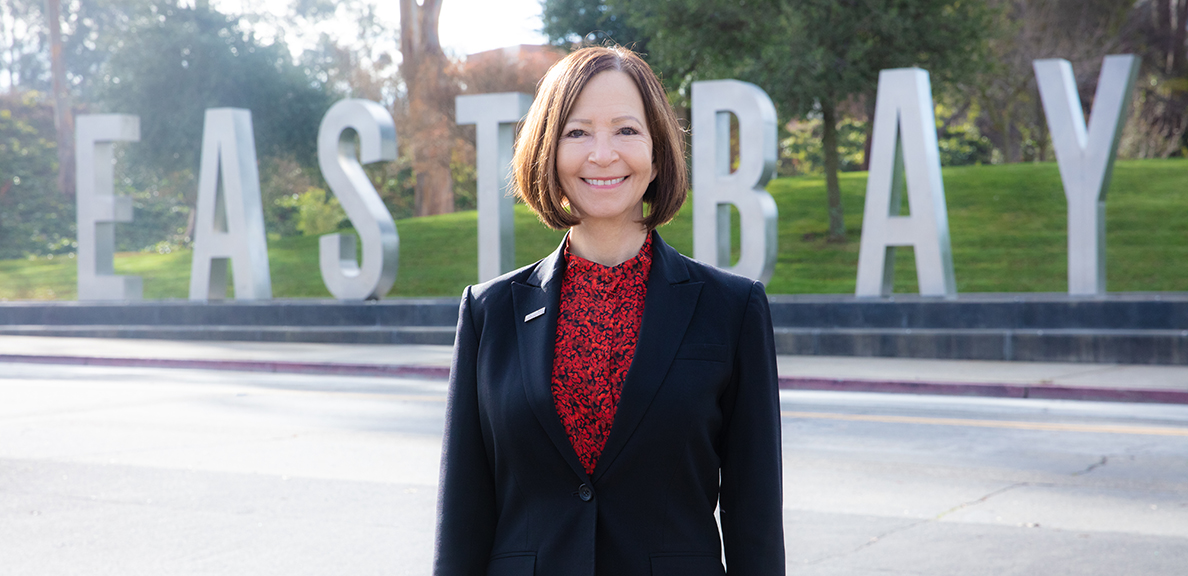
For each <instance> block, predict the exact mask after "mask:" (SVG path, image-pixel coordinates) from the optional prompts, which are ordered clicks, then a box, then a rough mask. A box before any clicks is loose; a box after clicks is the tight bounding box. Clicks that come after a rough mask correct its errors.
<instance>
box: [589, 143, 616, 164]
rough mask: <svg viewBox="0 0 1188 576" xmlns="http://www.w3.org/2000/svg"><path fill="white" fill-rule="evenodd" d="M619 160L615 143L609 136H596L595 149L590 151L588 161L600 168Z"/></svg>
mask: <svg viewBox="0 0 1188 576" xmlns="http://www.w3.org/2000/svg"><path fill="white" fill-rule="evenodd" d="M618 158H619V152H618V151H617V150H615V146H614V143H613V142H612V141H611V138H610V137H609V136H595V137H594V144H593V148H591V149H590V156H589V157H588V160H589V161H590V162H591V163H594V164H597V165H599V166H607V165H610V164H611V163H612V162H614V161H615V160H617V159H618Z"/></svg>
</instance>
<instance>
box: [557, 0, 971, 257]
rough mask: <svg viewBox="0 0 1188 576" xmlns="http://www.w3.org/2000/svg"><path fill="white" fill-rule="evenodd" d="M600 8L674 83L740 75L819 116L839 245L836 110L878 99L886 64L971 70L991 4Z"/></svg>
mask: <svg viewBox="0 0 1188 576" xmlns="http://www.w3.org/2000/svg"><path fill="white" fill-rule="evenodd" d="M558 1H559V0H546V1H545V5H546V6H548V5H549V4H552V3H555V2H558ZM602 5H604V6H606V9H607V10H609V11H612V12H614V13H615V14H616V15H621V16H622V17H623V18H624V20H625V21H626V22H627V23H628V24H629V25H630V26H632V27H634V28H635V29H637V30H639V32H640V34H641V36H642V37H643V38H645V39H646V42H647V46H648V50H649V54H648V59H649V63H652V64H653V65H654V66H657V67H658V68H659V69H661V70H666V71H669V74H670V76H669V78H668V80H667V82H668V83H669V86H670V87H673V86H676V87H678V89H681V88H683V87H684V86H686V85H687V84H688V83H689V82H690V81H692V80H695V79H709V78H723V77H732V78H738V79H741V80H747V81H750V82H754V83H755V84H758V85H759V86H761V87H762V88H763V89H764V90H766V91H767V93H768V94H769V95H771V97H772V99H773V100H774V101H775V103H776V105H777V107H778V108H779V109H780V111H781V113H782V114H784V115H785V116H803V115H807V114H820V115H821V117H822V120H823V128H824V130H823V136H822V140H823V146H824V149H825V180H826V188H827V194H828V203H829V239H830V240H833V241H841V240H844V239H845V223H844V219H843V212H842V206H841V191H840V188H839V186H838V180H837V171H838V153H837V123H838V121H839V120H840V118H839V107H841V106H842V105H844V104H845V103H847V102H848V101H852V100H854V99H859V98H863V97H867V98H869V97H871V96H872V95H873V94H874V92H875V90H876V87H877V80H878V73H879V71H880V70H883V69H886V68H900V67H905V66H920V67H922V68H925V69H927V70H929V71H930V72H931V73H932V75H933V77H934V78H935V79H937V80H939V81H940V82H945V81H950V80H952V79H954V78H959V77H962V76H964V75H968V74H969V73H971V72H972V71H973V69H974V68H975V67H976V66H977V64H978V62H980V61H981V60H982V58H981V51H982V48H983V39H984V38H985V35H986V31H987V29H988V25H989V22H990V21H989V18H988V10H987V8H986V7H985V4H984V3H982V2H972V1H969V0H752V1H751V2H741V1H738V0H604V1H603V2H602ZM682 72H684V74H682ZM674 74H675V75H679V76H678V77H674Z"/></svg>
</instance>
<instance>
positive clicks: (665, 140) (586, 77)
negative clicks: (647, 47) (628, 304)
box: [512, 46, 689, 230]
mask: <svg viewBox="0 0 1188 576" xmlns="http://www.w3.org/2000/svg"><path fill="white" fill-rule="evenodd" d="M607 70H617V71H619V72H623V73H625V74H627V76H629V77H631V79H632V80H633V81H634V82H635V87H636V88H638V89H639V94H640V96H641V97H642V99H643V105H644V114H645V115H646V116H647V124H648V132H649V133H650V134H651V135H652V161H653V162H654V163H655V166H656V178H655V179H653V180H652V182H651V183H650V184H648V189H647V190H646V191H645V192H644V196H643V200H644V202H645V203H647V204H648V213H647V215H646V216H644V219H643V221H642V222H641V224H643V225H644V226H645V227H647V229H648V230H653V229H655V228H656V227H657V226H660V225H662V224H665V223H667V222H668V221H669V220H672V218H673V217H674V216H676V214H677V211H679V210H680V209H681V205H682V204H684V202H685V195H686V193H687V190H688V188H689V176H688V174H687V173H686V170H685V137H684V133H683V132H682V130H681V127H680V124H679V123H678V122H677V117H676V113H675V112H673V110H672V106H671V105H669V103H668V97H667V95H666V94H665V92H664V88H663V87H662V86H661V85H660V80H658V79H657V78H656V74H654V73H653V72H652V69H651V68H650V67H649V66H648V64H647V63H646V62H644V61H643V59H642V58H640V57H639V56H638V55H636V54H635V52H632V51H631V50H628V49H627V48H623V47H621V46H615V47H610V48H604V47H589V48H582V49H580V50H577V51H575V52H573V53H571V54H570V55H569V56H566V57H565V58H563V59H562V60H561V61H560V62H557V63H556V64H554V65H553V67H552V68H550V69H549V71H548V73H547V74H545V77H544V79H542V80H541V82H540V89H539V90H537V95H536V100H535V101H534V102H533V103H532V108H531V109H529V111H528V116H527V117H526V118H525V119H524V126H523V128H521V130H520V135H519V137H518V138H517V139H516V150H515V157H514V159H513V160H512V174H513V178H514V179H515V186H516V195H517V196H519V197H520V198H521V199H523V200H524V202H525V203H526V204H528V206H529V207H531V208H532V211H533V212H536V216H537V217H538V218H540V221H541V222H543V223H544V224H545V225H546V226H548V227H549V228H552V229H554V230H561V229H564V228H569V227H571V226H575V225H577V224H579V223H581V221H582V220H581V218H579V217H577V216H575V215H574V214H572V213H571V212H570V211H569V210H566V208H565V205H566V200H565V191H564V190H562V189H561V182H560V179H559V178H558V177H557V144H558V142H559V141H560V139H561V130H562V129H563V128H564V127H565V122H566V121H567V120H568V119H569V114H570V111H572V110H573V106H574V103H575V102H577V99H578V95H580V94H581V93H582V90H584V89H585V88H586V83H588V82H589V81H590V79H591V78H593V77H594V76H596V75H598V74H599V73H602V72H605V71H607Z"/></svg>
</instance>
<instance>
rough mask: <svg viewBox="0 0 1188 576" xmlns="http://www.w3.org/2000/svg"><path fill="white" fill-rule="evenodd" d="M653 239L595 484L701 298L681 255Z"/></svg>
mask: <svg viewBox="0 0 1188 576" xmlns="http://www.w3.org/2000/svg"><path fill="white" fill-rule="evenodd" d="M652 234H653V236H652V270H651V272H650V273H649V276H648V293H647V295H646V296H645V297H644V314H643V322H642V323H641V325H640V328H639V341H638V344H636V346H635V356H634V358H633V359H632V361H631V368H630V369H629V370H628V371H627V379H626V381H625V382H623V393H622V395H621V396H620V397H619V406H618V408H617V409H616V410H615V421H614V424H613V425H612V426H611V433H610V437H608V438H607V440H606V445H605V446H604V447H603V449H602V454H601V455H600V456H599V457H598V464H597V465H596V466H595V467H594V474H593V479H594V481H597V480H598V478H599V477H600V476H602V473H603V472H604V471H606V469H607V467H609V466H610V465H611V463H613V462H614V460H615V458H616V457H617V456H618V455H619V453H620V452H621V451H622V450H623V446H624V445H626V444H627V441H628V440H629V439H630V438H631V434H632V433H633V432H635V428H636V427H637V426H639V423H640V421H641V420H642V419H643V416H644V414H645V413H646V412H647V410H648V406H649V405H651V403H652V398H654V397H655V396H656V392H657V391H658V390H659V389H660V384H661V383H662V382H663V381H664V376H665V375H666V374H667V373H668V368H669V366H671V365H672V361H673V358H675V357H676V353H677V349H679V348H680V345H681V340H683V339H684V336H685V330H686V329H687V328H688V327H689V321H690V320H691V319H692V318H693V310H694V308H696V306H697V299H698V297H699V296H700V295H701V287H702V283H701V282H690V281H689V271H688V270H687V269H686V268H685V263H684V261H683V260H682V258H681V255H680V253H678V252H677V251H676V250H675V249H673V248H672V247H670V246H669V245H668V244H665V243H664V241H663V240H661V239H660V235H659V234H657V233H655V232H653V233H652ZM554 412H555V411H554ZM570 451H571V452H572V449H571V450H570Z"/></svg>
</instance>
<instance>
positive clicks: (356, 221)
mask: <svg viewBox="0 0 1188 576" xmlns="http://www.w3.org/2000/svg"><path fill="white" fill-rule="evenodd" d="M348 129H351V130H354V131H355V134H357V135H358V137H359V155H358V157H356V156H355V139H354V138H350V137H347V135H346V131H347V130H348ZM395 159H396V124H395V123H393V121H392V115H391V114H388V111H387V110H384V108H383V106H380V105H379V104H376V103H375V102H371V101H368V100H358V99H351V100H342V101H340V102H338V103H337V104H335V105H334V106H332V107H331V108H330V110H329V111H327V112H326V116H325V117H324V118H322V125H321V127H319V128H318V166H319V167H320V168H321V169H322V176H323V177H324V178H325V179H326V184H328V185H329V186H330V190H331V191H333V192H334V195H335V196H336V197H337V198H338V201H339V203H340V204H342V208H343V210H345V211H346V213H347V217H348V218H350V220H351V225H352V226H354V227H355V231H356V232H357V233H358V234H359V242H360V243H361V244H363V258H362V264H360V263H359V262H357V261H356V259H355V239H354V238H353V237H351V236H343V235H341V234H326V235H324V236H322V237H321V238H320V239H319V240H318V244H319V245H318V262H319V265H320V267H321V270H322V281H323V282H325V283H326V289H327V290H329V291H330V293H331V294H333V295H334V297H335V298H339V299H342V300H378V299H380V298H383V296H384V295H385V294H387V293H388V289H389V288H391V287H392V283H394V282H395V281H396V267H397V265H398V263H399V257H400V236H399V235H398V234H397V233H396V223H395V222H394V221H392V214H391V213H390V212H388V208H387V207H386V206H384V203H383V201H382V200H380V197H379V194H377V193H376V191H375V187H374V186H372V185H371V180H369V179H368V178H367V174H366V173H364V172H363V166H362V165H361V164H370V163H372V162H380V161H384V160H395Z"/></svg>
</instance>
